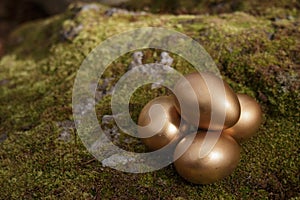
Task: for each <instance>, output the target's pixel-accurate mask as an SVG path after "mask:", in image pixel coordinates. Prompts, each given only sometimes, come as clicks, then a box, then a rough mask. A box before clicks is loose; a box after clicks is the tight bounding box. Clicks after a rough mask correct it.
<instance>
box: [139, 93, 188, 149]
mask: <svg viewBox="0 0 300 200" xmlns="http://www.w3.org/2000/svg"><path fill="white" fill-rule="evenodd" d="M180 120H181V118H180V115H179V114H178V112H177V110H176V108H175V97H174V96H161V97H157V98H155V99H153V100H152V101H150V102H149V103H148V104H146V106H145V107H144V108H143V109H142V111H141V113H140V115H139V119H138V125H139V126H141V127H142V128H138V134H139V136H142V142H143V143H144V144H145V145H146V146H147V147H148V148H149V149H150V150H152V151H154V150H158V149H160V148H162V147H164V146H165V145H167V144H169V143H170V142H174V141H176V139H178V138H179V135H180V133H181V132H182V131H184V130H180V131H179V126H180ZM182 128H184V126H183V127H182ZM148 136H149V137H148Z"/></svg>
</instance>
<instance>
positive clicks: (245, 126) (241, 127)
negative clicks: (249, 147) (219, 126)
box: [223, 94, 262, 142]
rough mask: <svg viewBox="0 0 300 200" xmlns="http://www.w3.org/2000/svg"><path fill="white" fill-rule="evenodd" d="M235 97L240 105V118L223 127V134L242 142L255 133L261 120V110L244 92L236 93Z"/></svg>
mask: <svg viewBox="0 0 300 200" xmlns="http://www.w3.org/2000/svg"><path fill="white" fill-rule="evenodd" d="M237 97H238V99H239V102H240V105H241V115H240V118H239V120H238V121H237V123H236V124H235V125H234V126H232V127H230V128H229V129H225V130H224V131H223V134H228V135H231V136H232V137H233V138H234V139H236V140H237V141H239V142H242V141H245V140H247V139H249V138H250V137H252V136H253V135H255V134H256V132H257V130H258V129H259V126H260V124H261V122H262V111H261V108H260V106H259V104H258V103H257V102H256V101H255V99H253V98H252V97H250V96H248V95H246V94H238V95H237Z"/></svg>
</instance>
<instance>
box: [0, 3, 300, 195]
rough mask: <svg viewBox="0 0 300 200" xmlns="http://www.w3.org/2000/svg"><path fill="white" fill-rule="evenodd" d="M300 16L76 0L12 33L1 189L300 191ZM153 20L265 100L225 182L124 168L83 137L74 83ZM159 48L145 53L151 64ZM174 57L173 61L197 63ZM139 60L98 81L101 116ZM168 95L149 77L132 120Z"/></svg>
mask: <svg viewBox="0 0 300 200" xmlns="http://www.w3.org/2000/svg"><path fill="white" fill-rule="evenodd" d="M286 11H287V12H289V11H291V10H286ZM293 12H294V11H293ZM107 13H110V14H109V15H108V14H107ZM275 13H276V12H275ZM274 16H275V15H274ZM276 16H277V15H276ZM299 24H300V19H299V18H298V17H296V15H295V16H294V17H283V18H278V17H277V18H274V17H272V15H269V14H268V15H266V16H252V15H250V14H246V13H243V12H236V13H231V14H222V15H179V16H175V15H153V14H141V13H131V12H126V11H122V10H113V12H112V10H111V8H109V7H104V6H101V5H97V4H94V5H93V6H91V5H90V4H88V5H86V4H73V5H71V6H70V8H69V9H68V10H67V11H66V12H65V13H64V14H61V15H58V16H55V17H52V18H49V19H45V20H40V21H35V22H31V23H28V24H25V25H23V26H22V27H20V28H18V29H17V30H16V31H15V32H14V33H13V34H12V35H11V40H10V50H9V52H8V53H7V55H5V56H4V57H2V58H1V61H0V101H1V105H0V113H1V116H0V123H1V126H0V134H1V137H0V198H1V199H19V198H25V199H31V198H37V199H40V198H45V199H53V198H62V199H92V198H95V197H96V198H99V199H109V198H117V199H128V198H129V199H159V198H162V199H289V198H293V197H294V198H296V197H299V196H300V195H299V191H300V188H299V155H298V154H299V148H298V145H299V142H300V141H299V140H300V138H299V81H298V80H299V66H300V60H299V54H300V40H299V38H300V29H299ZM145 26H152V27H166V28H170V29H175V30H177V31H180V32H182V33H185V34H187V35H188V36H190V37H192V38H194V39H195V40H197V41H198V42H199V43H200V44H201V45H203V46H204V47H205V49H206V50H207V51H208V52H209V53H210V55H211V56H212V58H213V59H214V60H215V62H216V63H217V66H218V67H219V69H220V71H221V73H222V75H223V78H224V79H225V80H226V81H227V82H228V83H229V84H230V85H231V86H232V87H233V89H234V90H235V91H236V92H241V93H247V94H249V95H250V96H252V97H254V98H256V100H257V101H259V102H260V104H261V105H262V108H263V111H264V122H263V124H262V126H261V128H260V130H259V131H258V135H257V136H256V137H253V138H252V139H251V140H249V141H247V142H245V143H243V144H242V147H243V152H242V157H241V162H240V164H239V166H238V168H237V169H236V170H235V172H234V173H233V174H232V175H231V176H229V177H227V178H225V179H224V180H222V181H219V182H217V183H214V184H211V185H204V186H202V185H194V184H190V183H188V182H186V181H184V180H183V179H182V178H181V177H180V176H179V175H178V174H177V173H176V171H175V169H174V166H173V165H170V166H168V167H165V168H164V169H161V170H158V171H155V172H151V173H146V174H127V173H122V172H119V171H115V170H112V169H110V168H107V167H103V166H102V165H101V163H100V162H98V161H97V160H95V159H94V158H93V156H92V155H90V154H89V153H88V152H87V150H86V148H85V147H84V145H83V144H82V143H81V141H80V139H79V138H78V136H77V135H76V130H75V129H74V124H73V122H72V120H73V117H72V87H73V83H74V79H75V76H76V72H77V70H78V69H79V67H80V65H81V63H82V61H83V60H84V58H85V57H86V56H87V55H88V54H89V52H90V51H91V50H92V49H93V48H95V47H96V46H97V45H98V44H99V43H100V42H101V41H103V40H105V39H106V38H107V37H109V36H112V35H114V34H118V33H121V32H124V31H127V30H131V29H134V28H139V27H145ZM159 53H160V52H159V51H155V50H153V49H152V50H151V49H149V50H145V51H144V54H145V62H153V61H154V60H156V59H158V55H159ZM172 56H173V57H174V61H175V62H174V68H175V69H177V70H178V71H180V72H182V73H183V74H186V73H189V72H191V71H193V68H192V67H191V66H190V65H189V64H188V63H187V62H185V61H184V60H183V59H181V58H180V57H179V56H176V55H172ZM130 61H131V54H126V55H124V56H122V57H121V58H119V59H118V60H116V61H115V62H114V63H112V64H111V66H110V67H109V68H108V69H107V70H106V72H105V74H104V76H103V80H101V81H100V82H99V85H100V86H101V85H105V86H103V88H102V89H100V90H99V91H98V92H100V93H101V94H99V95H100V98H99V103H98V104H97V105H96V112H97V114H98V116H99V121H101V119H102V118H101V117H102V116H104V115H109V114H111V110H110V99H111V96H110V94H109V92H103V91H104V90H105V91H109V90H110V89H111V88H112V87H113V85H114V84H115V83H116V82H117V80H118V78H119V77H120V76H122V74H123V73H125V72H126V70H127V66H128V65H129V63H130ZM105 80H108V82H106V83H105V84H104V82H105ZM166 93H168V91H167V90H166V89H164V88H160V89H155V90H151V89H150V87H149V86H145V87H144V88H142V89H139V90H137V91H136V92H135V94H134V96H133V97H132V99H131V105H130V109H131V114H132V117H133V119H134V120H136V119H137V117H138V114H139V111H140V110H141V108H142V107H143V105H145V104H146V103H147V102H148V101H149V100H150V99H152V98H154V97H156V96H159V95H162V94H166ZM106 126H107V128H112V127H113V126H114V124H113V123H112V124H107V125H106ZM112 139H113V142H114V143H115V144H118V145H120V146H121V147H123V148H125V149H127V150H134V151H138V152H143V151H145V147H144V146H143V144H142V143H141V142H140V141H139V140H138V139H134V138H130V137H128V136H126V135H124V134H120V135H117V137H114V138H112ZM126 141H127V142H126ZM128 141H129V142H128Z"/></svg>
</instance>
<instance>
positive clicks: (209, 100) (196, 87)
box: [174, 72, 240, 130]
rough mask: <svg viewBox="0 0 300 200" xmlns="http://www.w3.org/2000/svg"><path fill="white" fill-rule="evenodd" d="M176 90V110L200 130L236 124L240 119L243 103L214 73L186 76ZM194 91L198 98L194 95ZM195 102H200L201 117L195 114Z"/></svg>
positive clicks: (218, 128) (217, 128) (222, 127)
mask: <svg viewBox="0 0 300 200" xmlns="http://www.w3.org/2000/svg"><path fill="white" fill-rule="evenodd" d="M186 80H187V81H186ZM189 85H190V86H191V87H189ZM188 88H192V89H193V91H191V89H188ZM174 93H175V94H176V97H177V100H176V109H177V111H178V112H179V113H180V114H181V116H182V117H183V119H185V120H186V121H187V122H189V123H191V124H193V125H196V126H199V128H201V129H206V130H222V129H225V128H229V127H231V126H233V125H234V124H235V123H236V122H237V121H238V119H239V116H240V104H239V101H238V98H237V96H236V94H235V93H234V92H233V90H232V89H231V88H230V86H229V85H228V84H227V83H226V82H224V81H223V80H222V79H221V78H219V77H217V76H216V75H214V74H213V73H209V72H202V73H198V72H195V73H191V74H188V75H186V76H185V79H181V80H179V82H178V83H177V84H176V85H175V88H174ZM193 93H194V94H195V95H196V98H192V97H193V96H194V95H193ZM179 102H180V103H181V105H180V103H179ZM195 104H198V107H199V112H200V119H199V117H197V116H195V115H196V113H197V112H195V111H194V108H195V106H194V105H195ZM181 108H182V110H181ZM181 112H182V113H181Z"/></svg>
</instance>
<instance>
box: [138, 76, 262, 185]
mask: <svg viewBox="0 0 300 200" xmlns="http://www.w3.org/2000/svg"><path fill="white" fill-rule="evenodd" d="M185 80H187V81H188V82H189V84H190V86H191V87H187V84H186V81H181V80H180V81H179V82H178V83H177V84H176V85H175V88H174V93H175V94H176V97H175V95H172V96H161V97H157V98H155V99H153V100H152V101H150V102H149V103H148V104H147V105H146V106H145V107H144V108H143V109H142V111H141V113H140V115H139V119H138V125H139V126H140V127H143V128H142V129H139V131H138V132H139V134H140V135H142V136H143V137H142V141H143V143H144V144H145V145H146V146H147V147H148V149H149V150H151V151H155V150H158V149H160V148H162V147H164V146H166V145H168V144H170V143H174V144H175V145H176V148H175V150H174V158H178V159H174V160H175V161H174V165H175V168H176V171H177V172H178V173H179V175H180V176H182V177H183V178H184V179H186V180H188V181H190V182H192V183H196V184H210V183H213V182H216V181H218V180H220V179H223V178H224V177H226V176H228V175H230V174H231V173H232V172H233V171H234V169H235V168H236V167H237V165H238V162H239V159H240V151H241V147H240V144H241V143H242V142H243V141H245V140H247V139H249V138H250V137H251V136H253V135H255V133H256V132H257V130H258V128H259V126H260V124H261V121H262V111H261V108H260V106H259V104H258V103H257V102H256V101H255V100H254V99H253V98H251V97H249V96H247V95H245V94H235V93H234V91H233V90H232V89H231V88H230V86H229V85H228V84H227V83H226V82H224V81H223V80H222V79H221V78H219V77H218V76H216V75H214V74H213V73H210V72H201V73H198V72H195V73H191V74H188V75H186V76H185ZM191 88H192V90H193V91H190V90H191ZM221 90H222V91H223V93H222V95H220V96H223V97H218V94H215V95H211V93H214V92H217V93H218V91H221ZM191 92H193V93H194V94H195V95H196V98H194V99H191V98H190V96H191ZM212 97H214V98H212ZM179 98H180V99H181V101H180V102H181V103H182V104H184V105H182V104H181V105H180V103H179V100H178V99H179ZM191 101H198V102H196V103H197V104H198V106H199V114H200V116H199V117H198V120H197V121H195V118H194V117H191V116H193V113H195V112H194V111H193V110H192V109H193V108H192V106H190V105H192V103H195V102H191ZM153 105H160V107H161V108H163V109H156V112H151V107H152V106H153ZM212 105H213V106H214V107H213V108H212ZM180 106H184V108H185V111H183V110H181V108H180ZM189 109H190V110H189ZM212 109H214V112H215V113H216V114H218V112H220V115H222V113H225V114H223V115H224V117H223V118H224V120H223V121H222V120H221V122H222V123H220V120H217V121H216V122H214V121H213V120H212V117H211V113H212ZM181 119H183V120H184V121H185V122H186V125H185V126H180V123H181ZM189 125H191V126H196V127H198V128H197V133H196V135H195V134H191V133H189V131H188V130H189V128H188V127H189ZM158 126H159V127H160V128H159V129H158ZM144 127H147V128H146V129H145V128H144ZM161 127H162V128H161ZM216 131H218V132H219V133H221V134H219V137H218V140H217V141H216V143H215V145H214V146H213V147H212V148H211V150H210V151H209V153H208V154H206V155H205V156H204V157H203V156H200V154H201V153H200V149H201V146H202V145H203V142H204V140H205V136H206V135H207V134H214V132H216ZM182 132H185V133H184V134H182ZM147 135H151V137H145V136H147ZM190 139H192V142H191V143H190V145H189V146H188V148H187V149H186V151H185V152H184V153H183V154H182V153H181V151H182V149H183V148H184V147H185V146H186V142H187V141H189V140H190Z"/></svg>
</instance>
